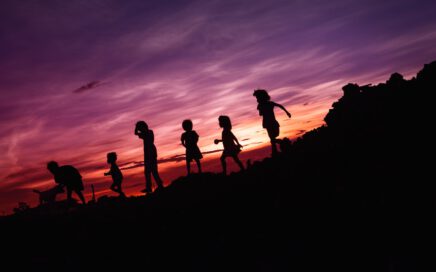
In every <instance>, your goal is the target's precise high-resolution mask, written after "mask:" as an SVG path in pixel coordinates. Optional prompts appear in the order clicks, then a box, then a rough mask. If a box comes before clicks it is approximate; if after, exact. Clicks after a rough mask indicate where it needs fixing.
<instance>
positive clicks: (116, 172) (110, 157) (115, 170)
mask: <svg viewBox="0 0 436 272" xmlns="http://www.w3.org/2000/svg"><path fill="white" fill-rule="evenodd" d="M107 163H109V164H110V165H111V168H110V170H109V172H106V173H104V175H105V176H112V181H113V183H112V185H111V187H110V189H111V190H112V191H114V192H117V193H119V194H120V197H125V194H124V193H123V190H122V189H121V182H122V181H123V174H122V173H121V170H120V168H119V167H118V165H117V153H115V152H110V153H107Z"/></svg>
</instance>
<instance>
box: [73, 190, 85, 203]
mask: <svg viewBox="0 0 436 272" xmlns="http://www.w3.org/2000/svg"><path fill="white" fill-rule="evenodd" d="M75 192H76V194H77V195H78V196H79V198H80V200H81V201H82V203H83V204H86V201H85V197H84V196H83V194H82V191H80V190H75Z"/></svg>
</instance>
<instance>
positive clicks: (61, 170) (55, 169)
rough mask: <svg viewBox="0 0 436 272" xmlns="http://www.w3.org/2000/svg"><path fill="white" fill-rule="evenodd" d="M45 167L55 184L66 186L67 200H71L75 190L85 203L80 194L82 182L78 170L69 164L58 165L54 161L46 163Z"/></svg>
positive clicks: (84, 202)
mask: <svg viewBox="0 0 436 272" xmlns="http://www.w3.org/2000/svg"><path fill="white" fill-rule="evenodd" d="M47 169H48V170H49V171H50V172H51V173H52V174H53V176H54V180H55V182H56V183H57V184H60V185H62V186H65V187H67V200H68V201H69V202H71V200H72V198H71V196H72V193H73V192H75V193H76V194H77V196H78V197H79V198H80V200H81V201H82V203H83V204H86V201H85V197H84V196H83V194H82V191H83V189H84V188H83V182H82V176H81V175H80V173H79V171H78V170H77V169H76V168H75V167H73V166H71V165H63V166H59V164H58V163H57V162H55V161H51V162H49V163H47Z"/></svg>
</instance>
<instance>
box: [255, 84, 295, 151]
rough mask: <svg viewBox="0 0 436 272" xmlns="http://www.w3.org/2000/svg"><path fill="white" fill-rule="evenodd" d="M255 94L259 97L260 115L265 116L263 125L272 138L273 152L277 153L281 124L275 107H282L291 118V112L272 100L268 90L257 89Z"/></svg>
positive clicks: (258, 107)
mask: <svg viewBox="0 0 436 272" xmlns="http://www.w3.org/2000/svg"><path fill="white" fill-rule="evenodd" d="M253 96H255V97H256V99H257V103H258V106H257V110H258V111H259V115H260V116H262V117H263V120H262V127H263V128H266V130H267V132H268V136H269V138H270V140H271V147H272V154H273V155H275V154H277V147H276V143H277V140H276V138H277V136H279V134H280V124H279V123H278V122H277V120H276V117H275V115H274V107H279V108H281V109H282V110H283V111H284V112H286V114H287V115H288V117H289V118H291V114H290V113H289V112H288V111H287V110H286V109H285V107H283V106H282V105H280V104H277V103H275V102H273V101H270V100H271V97H270V96H269V94H268V92H267V91H265V90H255V91H254V93H253Z"/></svg>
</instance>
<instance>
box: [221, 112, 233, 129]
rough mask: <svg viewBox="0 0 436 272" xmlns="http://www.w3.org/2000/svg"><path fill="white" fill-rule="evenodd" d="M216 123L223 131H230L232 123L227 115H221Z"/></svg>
mask: <svg viewBox="0 0 436 272" xmlns="http://www.w3.org/2000/svg"><path fill="white" fill-rule="evenodd" d="M218 122H219V124H220V127H222V128H225V129H232V122H231V121H230V118H229V117H228V116H227V115H221V116H220V117H218Z"/></svg>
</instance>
